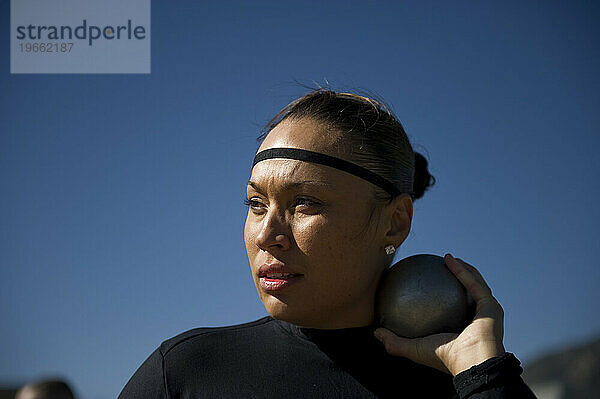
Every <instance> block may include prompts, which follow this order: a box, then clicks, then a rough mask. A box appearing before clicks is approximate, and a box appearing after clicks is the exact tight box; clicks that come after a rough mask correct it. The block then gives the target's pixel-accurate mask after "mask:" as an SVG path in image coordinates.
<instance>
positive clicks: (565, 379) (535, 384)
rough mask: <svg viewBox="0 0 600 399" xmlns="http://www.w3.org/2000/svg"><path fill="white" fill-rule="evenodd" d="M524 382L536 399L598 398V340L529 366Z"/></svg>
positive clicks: (543, 358) (599, 344) (599, 364)
mask: <svg viewBox="0 0 600 399" xmlns="http://www.w3.org/2000/svg"><path fill="white" fill-rule="evenodd" d="M523 379H524V380H525V382H527V384H528V385H529V386H530V387H531V389H532V390H533V391H534V392H535V394H536V395H537V397H538V398H539V399H567V398H568V399H590V398H598V397H600V396H599V392H600V337H598V338H596V339H594V340H592V341H588V342H587V343H584V344H580V345H577V346H573V347H569V348H566V349H561V350H558V351H556V352H554V353H550V354H547V355H543V356H540V357H538V358H536V359H535V360H533V361H531V362H528V363H527V365H526V366H525V371H524V373H523Z"/></svg>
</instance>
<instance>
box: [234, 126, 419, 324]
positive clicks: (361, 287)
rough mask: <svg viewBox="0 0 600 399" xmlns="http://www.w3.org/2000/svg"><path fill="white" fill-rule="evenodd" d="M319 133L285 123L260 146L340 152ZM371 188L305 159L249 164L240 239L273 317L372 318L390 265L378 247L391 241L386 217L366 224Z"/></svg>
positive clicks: (307, 320) (309, 320) (305, 320)
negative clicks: (384, 276) (245, 212)
mask: <svg viewBox="0 0 600 399" xmlns="http://www.w3.org/2000/svg"><path fill="white" fill-rule="evenodd" d="M324 137H325V134H324V131H323V128H322V127H321V125H320V124H318V123H316V122H314V121H312V120H307V119H304V120H302V121H297V122H287V121H286V122H283V123H280V124H279V125H278V126H276V127H275V128H274V129H273V130H272V131H271V132H270V133H269V134H268V136H267V137H266V138H265V140H264V141H263V143H262V145H261V146H260V148H259V150H258V151H262V150H264V149H267V148H272V147H294V148H302V149H306V150H311V151H316V152H320V153H325V154H328V155H332V156H337V157H340V155H338V154H335V153H332V152H331V151H329V150H328V148H331V146H330V145H329V144H330V142H329V141H328V140H327V139H325V138H324ZM348 160H350V159H348ZM350 161H351V160H350ZM372 190H373V186H372V185H371V183H369V182H367V181H365V180H363V179H361V178H359V177H357V176H354V175H352V174H349V173H346V172H344V171H341V170H338V169H335V168H331V167H328V166H324V165H318V164H314V163H310V162H305V161H299V160H294V159H267V160H264V161H261V162H259V163H257V164H256V165H255V166H254V168H253V170H252V175H251V177H250V181H249V182H248V187H247V195H248V199H249V201H250V207H249V210H248V215H247V218H246V224H245V228H244V240H245V243H246V250H247V253H248V259H249V261H250V266H251V269H252V276H253V278H254V283H255V284H256V288H257V290H258V294H259V296H260V298H261V300H262V302H263V304H264V305H265V308H266V309H267V311H268V312H269V313H270V314H271V315H272V316H273V317H275V318H277V319H282V320H286V321H289V322H292V323H294V324H297V325H301V326H306V327H314V328H345V327H354V326H361V325H368V324H370V323H372V321H373V312H374V298H375V292H376V289H377V285H378V282H379V278H380V276H381V272H382V271H383V269H384V268H385V266H386V265H387V264H389V258H388V259H386V256H387V255H385V251H384V249H383V248H384V246H385V245H387V244H389V243H391V242H390V241H389V235H388V236H386V230H387V228H386V226H388V228H389V222H388V223H386V222H385V217H381V218H379V217H377V215H374V217H373V220H372V221H371V222H370V223H369V224H367V222H368V219H369V213H370V211H371V201H372V200H371V198H372ZM411 213H412V210H411ZM384 214H385V213H382V215H384ZM408 229H410V221H409V222H408ZM406 234H408V231H406ZM396 244H397V243H396ZM398 245H399V244H398ZM398 245H396V246H398Z"/></svg>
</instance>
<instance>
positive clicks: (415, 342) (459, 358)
mask: <svg viewBox="0 0 600 399" xmlns="http://www.w3.org/2000/svg"><path fill="white" fill-rule="evenodd" d="M444 262H445V263H446V265H447V266H448V269H450V271H451V272H452V273H453V274H454V275H455V276H456V278H457V279H458V280H459V281H460V282H461V283H462V284H463V285H464V286H465V288H466V289H467V291H468V292H469V293H470V294H471V296H472V297H473V299H474V300H475V303H476V310H475V317H474V318H473V321H472V322H471V324H469V325H468V326H467V327H465V329H464V330H463V331H462V332H461V333H460V334H455V333H440V334H434V335H428V336H426V337H423V338H413V339H410V338H403V337H399V336H397V335H396V334H394V333H393V332H391V331H390V330H387V329H385V328H378V329H377V330H375V336H376V337H377V338H379V339H380V340H381V341H382V342H383V344H384V345H385V349H386V350H387V352H388V353H389V354H391V355H394V356H402V357H406V358H408V359H410V360H412V361H413V362H415V363H420V364H424V365H426V366H429V367H433V368H436V369H438V370H441V371H444V372H446V373H448V372H449V373H451V374H452V375H457V374H458V373H460V372H462V371H465V370H467V369H469V368H471V367H472V366H475V365H476V364H479V363H482V362H483V361H485V360H487V359H489V358H491V357H494V356H500V355H501V354H503V353H504V352H505V350H504V345H503V344H502V338H503V336H504V325H503V323H504V322H503V319H504V311H503V310H502V307H501V306H500V304H499V303H498V301H497V300H496V298H494V297H493V296H492V290H491V289H490V287H488V285H487V284H486V282H485V280H484V279H483V277H482V276H481V274H480V273H479V272H478V271H477V269H475V268H474V267H473V266H471V265H469V264H468V263H466V262H464V261H462V260H461V259H455V258H454V257H453V256H452V255H450V254H447V255H446V256H444Z"/></svg>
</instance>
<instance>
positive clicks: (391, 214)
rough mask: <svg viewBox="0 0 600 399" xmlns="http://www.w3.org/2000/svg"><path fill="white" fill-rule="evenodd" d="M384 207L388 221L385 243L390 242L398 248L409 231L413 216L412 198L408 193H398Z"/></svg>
mask: <svg viewBox="0 0 600 399" xmlns="http://www.w3.org/2000/svg"><path fill="white" fill-rule="evenodd" d="M386 208H387V209H386V215H387V216H388V217H387V220H388V221H389V222H388V226H387V232H386V235H385V240H386V242H385V245H388V244H392V245H393V246H394V247H396V248H398V247H399V246H400V244H402V243H403V242H404V240H406V237H408V233H410V227H411V224H412V217H413V206H412V199H411V198H410V195H408V194H402V195H399V196H398V197H396V198H394V199H393V200H392V202H390V203H389V204H388V205H387V206H386Z"/></svg>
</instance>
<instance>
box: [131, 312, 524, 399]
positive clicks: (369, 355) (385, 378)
mask: <svg viewBox="0 0 600 399" xmlns="http://www.w3.org/2000/svg"><path fill="white" fill-rule="evenodd" d="M374 330H375V327H358V328H346V329H341V330H317V329H308V328H301V327H298V326H295V325H293V324H290V323H287V322H284V321H281V320H276V319H273V318H272V317H270V316H267V317H264V318H262V319H259V320H256V321H253V322H250V323H245V324H240V325H234V326H227V327H215V328H196V329H193V330H190V331H187V332H184V333H182V334H179V335H177V336H175V337H173V338H171V339H169V340H167V341H165V342H163V343H162V344H161V345H160V347H159V348H157V349H156V350H155V351H154V352H153V353H152V354H151V355H150V356H149V357H148V359H146V361H145V362H144V363H143V364H142V365H141V366H140V368H139V369H138V370H137V371H136V372H135V374H134V375H133V376H132V377H131V379H130V380H129V382H128V383H127V385H126V386H125V388H123V391H122V392H121V394H120V395H119V399H134V398H181V399H183V398H461V399H464V398H469V399H492V398H493V399H501V398H502V399H506V398H519V399H521V398H523V399H529V398H535V396H534V395H533V393H532V392H531V391H530V390H529V388H528V387H527V386H526V385H525V383H524V382H523V380H522V379H521V377H520V374H521V372H522V369H521V367H520V366H519V361H518V360H517V359H516V358H515V357H514V356H513V355H512V354H508V353H507V354H505V355H503V356H500V357H496V358H492V359H489V360H487V361H486V362H484V363H482V364H480V365H477V366H475V367H473V368H471V369H469V370H466V371H464V372H462V373H460V374H459V375H457V376H456V377H454V378H453V377H452V376H451V375H449V374H445V373H442V372H440V371H438V370H435V369H432V368H429V367H426V366H423V365H419V364H416V363H414V362H412V361H410V360H408V359H406V358H401V357H396V356H391V355H389V354H387V352H386V351H385V348H384V347H383V344H381V343H380V342H379V340H377V339H376V338H375V337H374V336H373V331H374Z"/></svg>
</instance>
